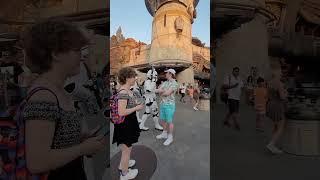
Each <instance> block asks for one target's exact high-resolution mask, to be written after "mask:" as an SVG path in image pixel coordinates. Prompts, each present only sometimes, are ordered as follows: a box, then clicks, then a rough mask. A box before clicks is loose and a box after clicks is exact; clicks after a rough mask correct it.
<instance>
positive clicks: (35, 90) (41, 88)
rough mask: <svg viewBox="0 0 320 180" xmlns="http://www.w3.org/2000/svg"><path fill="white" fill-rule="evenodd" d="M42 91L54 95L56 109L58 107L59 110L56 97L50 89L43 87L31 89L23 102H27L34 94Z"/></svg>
mask: <svg viewBox="0 0 320 180" xmlns="http://www.w3.org/2000/svg"><path fill="white" fill-rule="evenodd" d="M42 90H45V91H49V92H51V94H53V95H54V97H55V98H56V101H57V104H58V107H59V109H60V103H59V99H58V96H57V95H56V94H55V93H54V92H53V91H52V90H51V89H48V88H45V87H36V88H34V89H32V90H31V91H30V92H29V93H28V95H27V97H26V98H25V100H26V101H28V100H29V99H30V98H31V97H32V96H33V95H34V94H35V93H36V92H38V91H42Z"/></svg>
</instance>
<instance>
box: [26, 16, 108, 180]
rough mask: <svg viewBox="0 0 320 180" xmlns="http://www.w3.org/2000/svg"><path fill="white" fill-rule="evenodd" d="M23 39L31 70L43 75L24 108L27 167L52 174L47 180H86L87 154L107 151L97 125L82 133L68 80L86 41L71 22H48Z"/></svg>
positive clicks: (78, 62)
mask: <svg viewBox="0 0 320 180" xmlns="http://www.w3.org/2000/svg"><path fill="white" fill-rule="evenodd" d="M23 43H24V48H25V52H26V56H27V57H28V59H29V64H28V65H29V67H30V70H31V71H32V72H35V73H38V74H39V76H38V77H37V79H35V80H34V81H33V82H32V84H31V86H30V89H29V92H28V94H29V97H30V96H31V97H30V98H29V100H28V101H27V104H26V106H25V109H24V112H23V118H24V121H25V142H26V144H25V153H26V163H27V164H26V166H27V169H28V171H29V172H30V173H31V174H40V175H45V174H48V180H70V179H77V180H86V179H87V177H86V173H85V171H84V167H83V156H86V155H93V154H95V153H97V152H98V151H100V150H103V149H104V148H105V147H106V146H107V139H106V137H105V136H104V135H95V134H94V133H93V132H94V131H96V130H97V129H95V130H94V131H92V132H90V133H88V132H82V130H81V119H82V116H81V115H80V113H78V112H77V111H76V109H75V107H74V103H73V101H72V97H71V96H70V95H68V94H67V93H66V92H65V90H64V82H65V81H66V79H67V78H69V77H72V76H74V75H76V74H78V73H79V72H80V56H81V49H82V47H84V46H85V45H87V44H88V40H87V39H86V37H85V36H84V35H83V34H82V32H81V31H80V30H79V29H78V28H77V27H76V26H74V25H72V24H70V23H69V22H68V23H67V22H63V21H55V20H49V21H45V22H41V23H38V24H35V25H34V26H33V27H31V29H30V30H29V31H28V32H27V33H26V36H25V37H24V39H23ZM39 87H40V88H41V89H40V88H39ZM31 92H32V93H31ZM32 94H33V95H32ZM41 177H42V176H41ZM27 179H29V178H27Z"/></svg>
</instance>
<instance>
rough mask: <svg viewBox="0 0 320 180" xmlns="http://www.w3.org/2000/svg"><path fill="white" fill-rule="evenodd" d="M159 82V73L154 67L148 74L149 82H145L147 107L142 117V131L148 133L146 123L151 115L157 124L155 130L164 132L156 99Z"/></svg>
mask: <svg viewBox="0 0 320 180" xmlns="http://www.w3.org/2000/svg"><path fill="white" fill-rule="evenodd" d="M157 80H158V73H157V71H156V70H155V69H154V67H152V69H151V70H149V71H148V73H147V80H146V81H145V82H144V98H145V106H146V110H145V113H144V114H143V116H142V121H141V123H140V129H141V130H144V131H147V130H149V128H148V127H145V125H144V124H145V122H146V120H147V119H148V117H149V116H150V115H152V117H153V121H154V123H155V129H157V130H160V131H161V130H163V127H161V126H160V124H159V108H158V104H157V101H156V100H157V99H156V93H155V90H156V82H157Z"/></svg>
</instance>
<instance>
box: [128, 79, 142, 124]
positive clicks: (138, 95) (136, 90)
mask: <svg viewBox="0 0 320 180" xmlns="http://www.w3.org/2000/svg"><path fill="white" fill-rule="evenodd" d="M130 90H131V91H132V92H133V95H134V96H135V97H136V98H138V99H140V100H141V101H142V99H143V98H144V97H143V93H142V89H141V87H140V86H139V85H138V83H137V82H135V84H134V86H132V87H131V88H130ZM140 113H142V110H140V111H136V116H137V120H138V122H139V123H141V121H142V119H141V118H140Z"/></svg>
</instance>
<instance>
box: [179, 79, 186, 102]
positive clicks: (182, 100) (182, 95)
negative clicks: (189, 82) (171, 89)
mask: <svg viewBox="0 0 320 180" xmlns="http://www.w3.org/2000/svg"><path fill="white" fill-rule="evenodd" d="M186 90H187V87H186V85H185V83H182V85H181V86H180V93H181V98H180V102H183V103H185V102H186V101H185V96H186Z"/></svg>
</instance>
